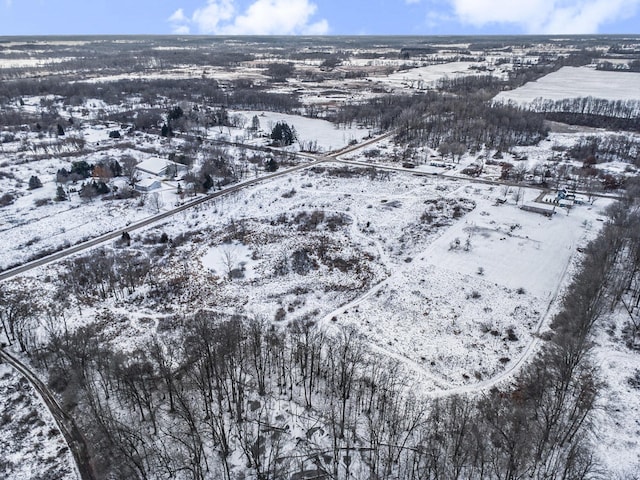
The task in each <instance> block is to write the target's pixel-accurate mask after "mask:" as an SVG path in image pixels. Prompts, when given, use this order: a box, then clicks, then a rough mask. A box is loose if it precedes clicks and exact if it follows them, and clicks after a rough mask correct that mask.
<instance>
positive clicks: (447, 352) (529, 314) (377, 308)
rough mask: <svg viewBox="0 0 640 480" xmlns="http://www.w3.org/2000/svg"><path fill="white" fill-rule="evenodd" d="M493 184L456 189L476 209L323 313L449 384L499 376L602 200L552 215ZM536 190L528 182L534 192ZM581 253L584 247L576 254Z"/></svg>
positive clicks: (562, 279)
mask: <svg viewBox="0 0 640 480" xmlns="http://www.w3.org/2000/svg"><path fill="white" fill-rule="evenodd" d="M496 195H497V190H496V189H495V188H494V187H488V186H476V185H473V186H472V185H467V186H464V187H460V188H458V189H456V190H454V191H453V192H451V193H450V194H449V196H450V197H455V196H459V197H461V198H470V199H473V201H474V202H476V208H475V209H474V210H473V211H471V212H470V213H468V214H466V215H465V216H464V218H463V219H462V220H461V221H458V222H456V223H454V224H453V225H451V226H450V227H448V228H446V229H444V230H443V231H442V233H441V235H440V236H439V237H438V238H436V239H434V241H431V242H427V243H424V244H420V245H414V246H413V247H414V248H413V249H412V250H413V251H412V253H411V254H410V255H407V257H406V258H405V262H406V263H405V265H399V266H398V267H397V268H395V269H394V270H393V272H392V274H391V276H390V277H388V278H387V279H386V280H385V281H384V282H383V283H381V284H379V285H376V286H375V287H374V288H373V289H372V290H371V291H369V292H367V293H366V294H364V295H363V296H362V297H360V298H359V299H357V300H356V301H354V302H352V303H350V304H349V305H348V306H347V307H346V308H342V309H339V310H338V311H336V312H333V313H332V315H331V316H330V317H331V318H330V319H329V318H326V319H325V320H326V321H327V323H331V320H333V321H336V319H337V322H338V323H340V324H344V323H347V324H353V325H356V326H357V327H358V329H360V330H362V331H363V332H364V333H365V334H366V336H367V338H368V339H369V340H370V341H371V342H372V343H373V344H375V345H377V346H378V347H379V348H380V349H381V350H382V351H385V352H387V353H391V354H392V355H393V356H395V357H396V358H404V359H408V360H409V361H410V364H411V366H412V368H413V369H415V370H416V371H417V373H420V372H422V373H424V374H426V375H425V379H424V382H425V384H426V385H430V387H429V388H435V389H437V390H447V389H449V388H452V387H457V386H460V385H463V384H469V383H474V382H478V381H480V380H482V379H485V378H488V377H492V376H494V375H496V374H498V373H499V372H500V371H502V370H504V369H505V368H509V366H510V364H512V363H513V362H514V361H516V360H517V358H518V356H519V354H520V353H521V352H522V349H523V348H524V347H525V346H526V345H527V344H528V343H529V342H530V341H531V340H532V336H533V335H534V334H536V333H537V331H538V328H539V326H540V325H541V322H542V321H543V320H548V318H545V315H546V313H547V308H548V307H549V305H550V304H551V302H552V301H553V300H554V298H555V297H556V295H557V293H558V290H559V289H560V288H561V286H562V285H563V284H565V283H566V282H567V281H568V280H570V278H568V277H570V275H569V276H565V274H566V272H567V271H568V269H569V268H570V266H571V265H572V262H574V261H576V260H578V259H577V258H576V246H578V245H582V244H583V243H585V242H586V241H588V239H590V238H592V237H593V235H594V234H595V232H596V231H597V226H594V223H597V222H595V220H596V219H597V218H599V207H602V206H604V204H606V203H608V202H603V204H602V205H600V206H596V207H584V208H582V209H576V210H573V211H572V212H571V214H570V215H567V213H566V211H562V212H559V213H558V214H556V215H555V216H553V217H552V218H551V219H547V218H546V217H544V216H542V215H539V214H535V213H527V212H523V211H522V210H520V209H519V208H518V207H517V206H516V205H515V204H514V203H513V201H511V203H510V204H506V205H502V206H497V205H496V204H495V196H496ZM535 195H537V191H535V190H525V199H526V200H532V199H533V198H534V197H535ZM578 256H579V254H578Z"/></svg>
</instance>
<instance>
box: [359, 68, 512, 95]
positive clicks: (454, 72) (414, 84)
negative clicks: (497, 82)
mask: <svg viewBox="0 0 640 480" xmlns="http://www.w3.org/2000/svg"><path fill="white" fill-rule="evenodd" d="M474 65H476V66H477V65H478V63H477V62H449V63H441V64H436V65H429V66H426V67H417V68H411V69H409V70H403V71H400V72H396V73H392V74H390V75H386V76H374V77H371V80H373V81H376V82H380V83H383V84H385V85H388V86H390V87H392V88H394V89H417V90H423V89H427V88H434V87H435V86H436V84H437V82H438V81H439V80H442V79H444V78H455V77H460V76H465V75H478V72H477V71H476V70H472V69H470V67H472V66H474ZM496 74H497V75H499V74H500V72H497V73H496Z"/></svg>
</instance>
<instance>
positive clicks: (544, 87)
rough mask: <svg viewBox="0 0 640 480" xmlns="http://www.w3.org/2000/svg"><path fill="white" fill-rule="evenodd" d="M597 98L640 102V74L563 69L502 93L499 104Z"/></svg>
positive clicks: (581, 68)
mask: <svg viewBox="0 0 640 480" xmlns="http://www.w3.org/2000/svg"><path fill="white" fill-rule="evenodd" d="M579 97H593V98H603V99H607V100H635V101H639V102H640V73H630V72H607V71H601V70H595V69H594V68H590V67H562V68H561V69H560V70H558V71H557V72H553V73H550V74H549V75H546V76H544V77H542V78H541V79H539V80H537V81H535V82H529V83H526V84H524V85H523V86H522V87H520V88H517V89H515V90H509V91H506V92H500V93H499V94H498V95H497V96H496V97H495V99H496V100H497V101H503V102H508V101H512V102H515V103H517V104H520V105H529V104H531V103H532V102H533V101H534V100H535V99H538V98H542V99H544V100H564V99H567V98H579Z"/></svg>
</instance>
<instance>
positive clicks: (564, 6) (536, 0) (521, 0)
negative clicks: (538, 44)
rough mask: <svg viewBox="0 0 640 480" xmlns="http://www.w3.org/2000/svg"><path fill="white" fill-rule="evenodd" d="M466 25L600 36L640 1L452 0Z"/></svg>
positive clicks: (625, 16)
mask: <svg viewBox="0 0 640 480" xmlns="http://www.w3.org/2000/svg"><path fill="white" fill-rule="evenodd" d="M450 1H451V4H452V6H453V10H454V12H455V14H456V16H457V17H458V18H459V19H460V20H462V21H463V22H465V23H469V24H471V25H475V26H484V25H487V24H492V23H502V24H513V25H516V26H519V27H521V28H522V29H523V30H525V31H526V32H527V33H554V34H558V33H564V34H577V33H596V32H598V30H599V28H600V26H601V25H602V24H604V23H607V22H610V21H612V20H616V19H620V18H628V17H631V16H633V15H634V13H635V10H636V8H637V7H638V5H639V4H640V0H516V1H514V0H450Z"/></svg>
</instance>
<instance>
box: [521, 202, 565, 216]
mask: <svg viewBox="0 0 640 480" xmlns="http://www.w3.org/2000/svg"><path fill="white" fill-rule="evenodd" d="M520 210H524V211H525V212H533V213H539V214H541V215H545V216H547V217H550V216H552V215H553V214H554V213H556V207H555V206H554V205H546V204H544V203H533V202H530V203H525V204H524V205H522V206H521V207H520Z"/></svg>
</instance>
